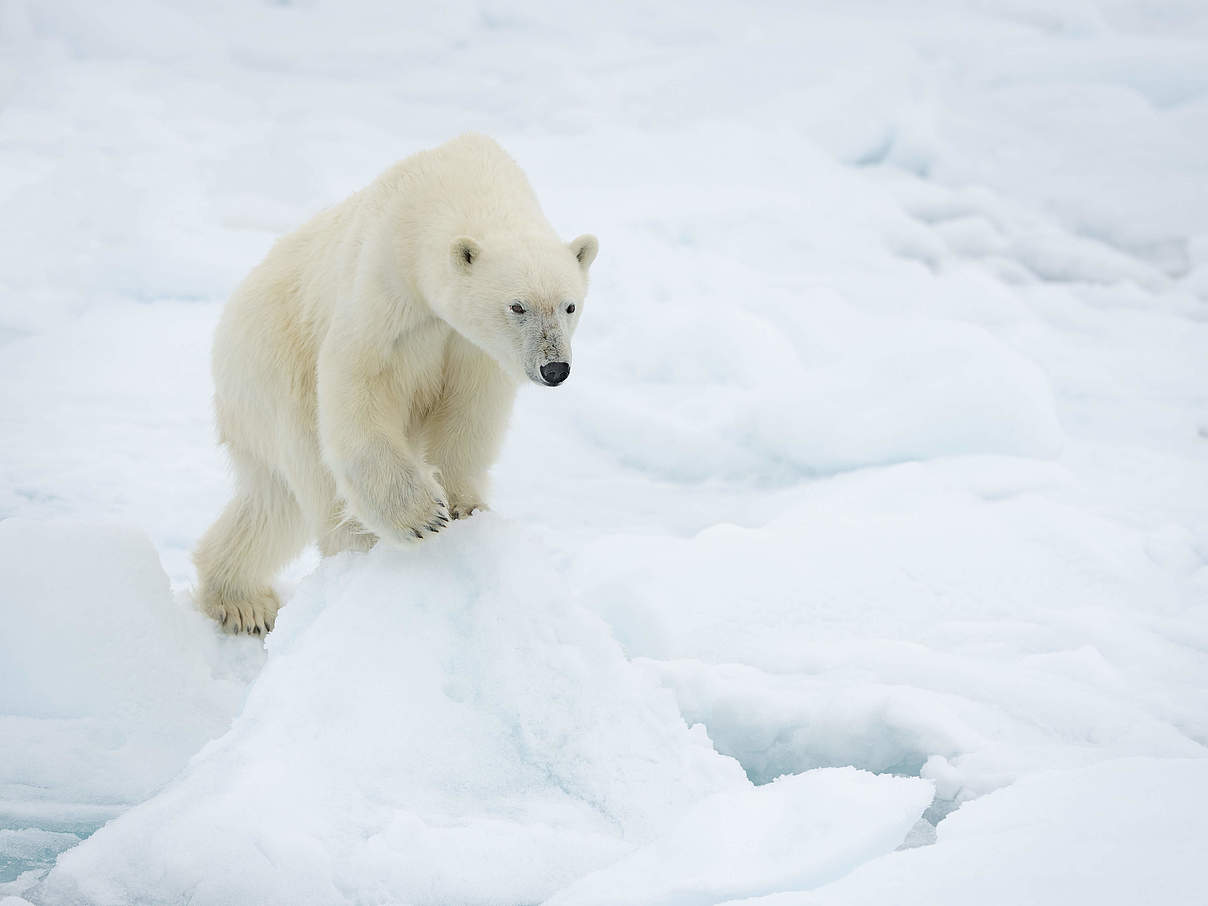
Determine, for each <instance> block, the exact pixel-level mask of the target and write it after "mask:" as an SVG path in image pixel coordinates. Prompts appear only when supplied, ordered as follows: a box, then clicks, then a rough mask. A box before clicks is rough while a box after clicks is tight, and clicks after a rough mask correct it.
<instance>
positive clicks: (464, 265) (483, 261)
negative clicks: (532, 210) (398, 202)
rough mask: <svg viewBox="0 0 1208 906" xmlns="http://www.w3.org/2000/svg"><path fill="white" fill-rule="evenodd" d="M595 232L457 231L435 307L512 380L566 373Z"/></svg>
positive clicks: (552, 378) (546, 380) (552, 380)
mask: <svg viewBox="0 0 1208 906" xmlns="http://www.w3.org/2000/svg"><path fill="white" fill-rule="evenodd" d="M597 250H598V243H597V242H596V237H595V236H590V235H583V236H580V237H579V238H578V239H575V240H574V241H572V242H569V243H566V244H565V245H564V244H562V243H561V242H559V241H557V239H555V238H552V237H549V236H546V235H537V236H523V235H493V236H484V237H482V238H471V237H469V236H460V237H458V238H457V239H454V240H453V243H452V245H451V246H450V248H449V260H448V272H449V279H448V280H447V281H445V283H444V286H443V287H442V291H440V292H438V293H436V294H435V298H433V299H430V300H429V302H430V304H431V305H432V308H433V309H434V310H435V312H436V314H437V315H439V316H440V317H441V318H442V319H444V320H445V321H446V322H448V324H449V325H450V326H451V327H452V328H453V329H454V330H456V331H457V332H458V333H460V334H462V335H463V336H464V337H466V339H468V340H470V341H471V342H472V343H474V344H475V345H477V346H478V347H479V348H480V349H482V350H484V351H485V352H487V353H488V354H489V355H490V356H491V357H492V358H494V359H495V361H497V362H498V363H499V364H500V366H501V367H502V368H503V369H504V371H506V372H508V373H509V374H511V375H512V376H513V377H515V378H516V379H518V380H522V379H523V378H525V377H527V378H529V379H530V380H531V381H533V382H534V383H537V384H541V385H543V386H546V387H554V386H557V385H558V384H561V383H562V382H563V381H565V380H566V378H567V376H568V375H569V374H570V359H571V352H570V340H571V336H572V335H573V334H574V332H575V327H576V326H578V323H579V318H580V316H581V315H582V313H583V298H584V296H585V295H586V294H587V272H588V270H589V269H590V268H591V263H592V261H594V260H595V257H596V251H597Z"/></svg>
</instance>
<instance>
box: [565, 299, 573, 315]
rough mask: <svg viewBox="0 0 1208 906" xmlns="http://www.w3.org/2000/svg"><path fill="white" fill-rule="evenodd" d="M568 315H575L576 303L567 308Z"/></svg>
mask: <svg viewBox="0 0 1208 906" xmlns="http://www.w3.org/2000/svg"><path fill="white" fill-rule="evenodd" d="M566 313H567V314H568V315H573V314H574V313H575V303H574V302H572V303H570V305H568V306H566Z"/></svg>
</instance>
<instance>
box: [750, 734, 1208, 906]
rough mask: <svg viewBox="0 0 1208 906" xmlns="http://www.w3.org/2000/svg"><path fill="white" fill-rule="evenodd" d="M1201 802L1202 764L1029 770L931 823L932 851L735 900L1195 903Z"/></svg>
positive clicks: (1143, 761)
mask: <svg viewBox="0 0 1208 906" xmlns="http://www.w3.org/2000/svg"><path fill="white" fill-rule="evenodd" d="M1105 790H1111V791H1113V793H1112V795H1104V791H1105ZM1206 803H1208V760H1205V759H1202V758H1196V759H1153V758H1129V759H1122V760H1119V761H1109V762H1103V763H1101V764H1098V765H1095V766H1093V767H1089V768H1084V769H1082V770H1078V771H1052V772H1048V773H1044V774H1036V775H1033V776H1031V777H1027V778H1025V779H1023V780H1021V781H1019V782H1018V783H1016V784H1015V785H1013V786H1011V787H1008V788H1006V789H1003V790H999V791H998V792H996V793H992V794H991V795H989V796H985V797H983V798H981V799H979V800H977V801H976V802H971V803H968V804H967V805H964V806H962V807H961V809H960V810H959V811H958V812H955V813H954V814H952V815H951V816H949V817H948V818H947V819H945V820H944V821H943V822H941V823H940V826H939V841H938V843H937V844H936V845H935V846H928V847H923V848H920V849H910V850H903V851H901V852H896V853H893V854H891V855H889V856H886V857H885V858H882V859H878V860H876V861H874V862H870V863H869V864H868V865H865V866H863V867H861V868H860V869H858V870H857V871H855V872H853V873H852V874H850V875H848V876H847V877H846V878H843V879H842V880H840V881H837V882H836V883H834V884H830V885H828V886H826V887H823V888H820V889H818V890H816V891H814V892H812V893H799V894H781V895H776V896H769V897H760V898H758V899H750V900H744V901H742V903H743V906H859V904H870V906H871V904H881V903H895V904H898V906H914V904H919V906H922V904H926V906H963V904H967V903H978V904H982V906H1016V904H1019V903H1028V904H1031V906H1050V904H1051V906H1064V904H1067V903H1087V904H1092V903H1093V904H1095V906H1132V904H1135V903H1170V904H1176V903H1177V904H1182V903H1186V904H1191V903H1202V902H1203V901H1204V879H1203V873H1202V872H1201V871H1200V870H1199V868H1198V866H1199V865H1201V864H1202V862H1203V847H1204V840H1205V839H1208V809H1206V808H1205V804H1206ZM728 906H739V904H738V903H737V902H733V903H730V904H728Z"/></svg>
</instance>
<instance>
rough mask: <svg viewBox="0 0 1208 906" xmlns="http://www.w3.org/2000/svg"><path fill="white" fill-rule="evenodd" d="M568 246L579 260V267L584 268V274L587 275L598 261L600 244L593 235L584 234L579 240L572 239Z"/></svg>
mask: <svg viewBox="0 0 1208 906" xmlns="http://www.w3.org/2000/svg"><path fill="white" fill-rule="evenodd" d="M567 245H568V246H569V248H570V253H571V254H572V255H574V256H575V258H576V259H577V260H578V262H579V267H581V268H583V273H585V274H586V273H587V269H588V268H589V267H591V263H592V262H593V261H595V260H596V252H598V251H599V250H600V243H599V242H598V241H597V240H596V237H595V236H593V235H592V234H591V233H584V234H583V235H582V236H580V237H579V238H578V239H572V240H571V241H570V242H568V243H567Z"/></svg>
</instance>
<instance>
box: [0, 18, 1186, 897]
mask: <svg viewBox="0 0 1208 906" xmlns="http://www.w3.org/2000/svg"><path fill="white" fill-rule="evenodd" d="M467 129H476V130H480V131H484V132H487V133H489V134H491V135H493V136H495V137H496V138H498V139H499V140H500V141H501V143H502V144H503V145H504V146H505V147H506V148H507V149H509V150H510V151H511V152H512V153H513V155H514V156H515V157H516V158H517V159H518V160H519V162H520V163H521V165H522V166H523V167H524V168H525V169H526V170H527V172H528V174H529V176H530V178H531V179H532V181H533V183H534V185H535V186H536V188H537V192H538V195H539V196H540V197H541V199H542V200H543V203H544V205H545V207H546V211H547V213H548V214H549V215H550V217H551V219H552V220H553V222H554V223H555V225H556V226H557V228H558V229H559V230H560V231H561V232H562V233H563V234H564V235H565V236H567V237H568V238H569V237H571V236H574V235H576V234H578V233H580V232H585V231H592V232H595V233H596V234H598V235H599V237H600V241H601V252H600V257H599V259H598V261H597V262H596V265H595V267H594V270H593V288H592V292H591V295H590V297H589V299H588V304H587V306H586V309H585V315H584V319H583V323H582V327H581V329H580V331H579V334H578V337H577V338H576V356H575V372H574V375H573V377H572V379H571V380H570V381H569V382H568V383H567V385H566V386H565V387H564V388H561V389H559V390H557V391H542V390H539V389H538V388H535V387H530V388H527V389H524V390H522V393H521V396H520V400H519V405H518V411H517V413H516V417H515V419H514V422H513V426H512V430H511V434H510V439H509V442H508V445H507V448H506V450H505V452H504V455H503V457H502V459H501V461H500V462H499V464H498V465H497V467H496V468H495V471H494V474H495V481H496V490H495V494H494V500H493V503H494V511H493V512H492V513H489V514H486V515H483V516H481V517H475V518H474V519H472V520H470V521H469V522H466V523H459V524H456V525H454V526H452V527H451V529H450V530H449V531H447V532H445V533H442V535H441V536H439V537H438V538H435V539H433V540H431V541H427V542H424V544H423V545H421V546H419V547H417V548H415V549H413V550H406V551H388V550H379V551H374V552H372V553H371V554H369V555H362V556H354V555H345V556H343V557H340V558H336V559H334V560H332V561H329V562H326V563H324V564H322V565H320V564H319V562H318V558H317V556H316V555H315V554H314V553H313V552H311V553H309V554H307V555H306V556H305V557H304V558H303V559H302V560H300V561H299V562H298V563H296V564H294V566H293V567H291V568H290V570H289V571H288V572H287V574H286V575H285V576H284V577H283V579H282V591H283V594H284V595H286V596H287V598H288V604H287V606H286V607H285V609H284V610H283V611H282V614H281V617H280V620H279V622H278V628H277V630H276V631H275V632H274V633H273V634H272V635H271V636H270V637H269V638H268V640H267V644H262V643H261V642H260V641H259V640H256V639H251V638H227V637H223V636H220V635H219V634H218V632H217V630H216V629H215V627H214V626H213V625H211V624H210V623H209V622H208V621H206V620H205V619H204V618H202V617H201V616H200V615H198V614H197V613H196V612H194V611H193V609H192V602H191V598H190V585H191V582H192V579H193V574H192V567H191V565H190V563H189V559H188V554H189V550H190V548H191V547H192V545H193V544H194V542H195V540H196V539H197V537H198V536H199V534H200V533H201V532H202V531H203V529H204V528H205V527H206V526H207V525H208V524H209V522H210V521H211V520H212V519H213V518H214V516H215V515H216V514H217V512H218V511H219V509H220V508H221V507H222V505H223V504H224V503H225V501H226V499H227V496H228V493H229V477H228V474H227V471H226V466H225V463H224V460H223V458H222V455H221V453H220V451H219V450H218V449H217V448H216V446H215V444H214V441H213V431H212V426H211V413H210V407H209V396H210V388H211V384H210V378H209V374H208V354H209V346H210V337H211V333H212V330H213V328H214V325H215V323H216V320H217V318H218V315H219V311H220V309H221V306H222V303H223V300H224V298H225V297H226V296H227V294H228V293H229V292H230V291H231V289H232V287H233V286H234V284H235V283H236V282H237V281H238V280H239V279H240V278H241V277H242V276H243V274H244V273H246V272H247V270H248V269H249V268H251V267H252V266H253V265H254V264H255V263H256V262H257V261H258V260H259V258H260V257H261V256H262V255H263V254H264V253H265V251H266V250H267V249H268V247H269V245H270V244H271V243H272V241H273V240H274V237H276V236H277V235H279V234H281V233H282V232H284V231H287V230H289V229H290V228H291V227H293V226H295V225H297V224H299V223H301V222H302V221H304V220H305V219H306V218H307V217H308V216H309V215H310V214H311V213H312V212H314V211H316V210H318V209H319V208H321V207H322V206H324V205H326V204H329V203H332V202H334V201H337V200H340V199H342V198H343V197H345V196H346V195H347V194H349V193H350V192H351V191H353V190H355V189H356V188H358V187H360V186H362V185H363V184H365V183H366V182H368V181H369V180H370V179H372V178H373V177H374V176H375V175H376V174H377V173H378V172H379V171H381V170H382V169H384V168H385V167H386V166H387V165H388V164H389V163H391V162H392V161H394V160H396V159H398V158H400V157H403V156H405V155H407V154H409V153H411V152H413V151H415V150H418V149H420V148H424V147H429V146H431V145H434V144H437V143H439V142H441V141H443V140H445V139H447V138H449V137H451V136H453V135H455V134H457V133H459V132H461V131H464V130H467ZM0 514H2V515H3V517H4V519H3V521H0V902H3V903H5V904H6V906H7V904H12V903H21V902H23V901H26V900H28V901H30V902H33V903H37V904H74V903H90V904H91V903H97V904H132V903H185V902H188V903H192V904H197V906H210V904H250V903H258V904H283V906H284V904H291V906H297V904H311V903H315V904H336V903H341V904H343V903H348V904H368V903H380V904H385V903H408V904H433V906H436V904H500V906H512V904H536V903H544V902H548V903H550V904H551V906H572V904H613V906H616V904H675V906H695V904H717V903H723V902H728V903H730V904H731V906H734V904H736V903H737V902H741V903H743V904H745V906H805V904H834V906H844V904H884V903H890V902H892V903H894V904H912V903H919V904H928V906H944V904H953V906H955V904H969V903H977V904H983V906H984V904H999V903H1001V904H1020V903H1029V904H1054V906H1056V904H1062V906H1065V904H1069V903H1080V904H1095V906H1099V904H1108V903H1119V904H1135V903H1139V902H1160V903H1164V904H1190V903H1202V902H1203V896H1204V886H1203V884H1204V881H1203V878H1204V875H1203V853H1204V852H1205V850H1206V849H1208V8H1206V7H1205V5H1204V4H1203V3H1202V2H1197V0H1174V2H1163V3H1151V2H1146V0H1102V2H1099V0H1083V2H1076V0H1075V2H1064V3H1058V4H1055V3H1052V2H1047V0H981V2H974V3H964V4H945V3H901V4H897V5H887V4H883V3H865V2H844V3H838V2H835V3H831V4H809V5H805V4H796V5H794V4H784V5H768V6H762V5H752V4H749V3H743V4H741V5H739V4H735V5H733V6H724V5H721V4H704V5H702V4H691V5H689V4H682V5H680V4H673V3H662V4H651V5H647V4H641V3H636V2H620V3H601V4H597V5H596V6H595V8H594V9H580V8H576V7H575V5H574V4H564V3H556V2H550V3H544V4H537V5H531V6H529V7H527V8H524V9H520V8H512V7H510V6H509V5H507V4H504V3H470V2H454V3H405V4H404V3H385V2H381V3H375V4H365V3H349V2H344V3H335V2H331V3H326V2H324V3H318V2H303V3H298V4H289V3H279V4H278V3H266V2H265V3H253V2H247V3H230V2H223V3H206V4H201V3H197V4H185V3H164V2H158V3H150V2H146V3H139V2H132V3H125V4H121V5H115V4H102V3H92V2H78V3H62V2H43V0H7V2H3V3H0ZM6 895H7V896H9V897H12V898H13V899H4V897H5V896H6Z"/></svg>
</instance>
